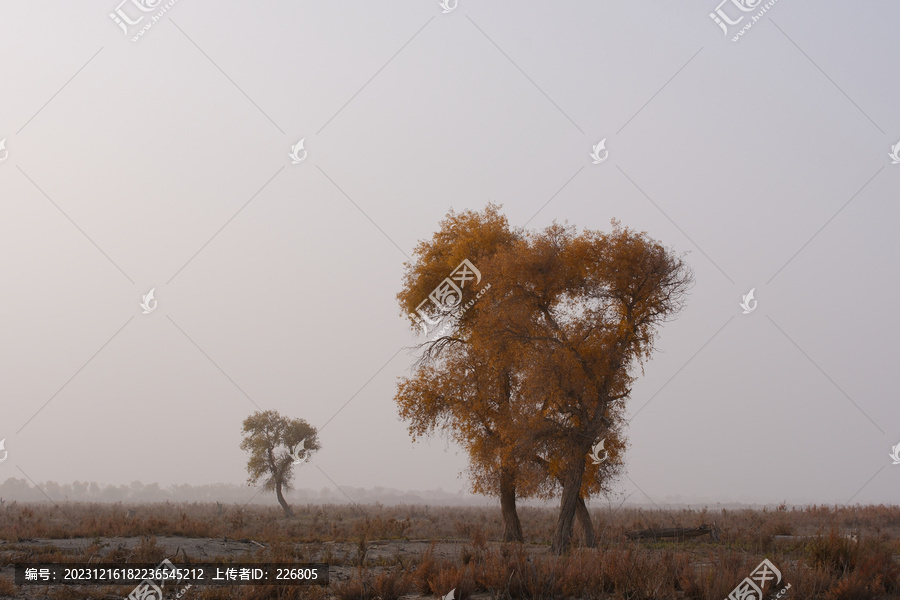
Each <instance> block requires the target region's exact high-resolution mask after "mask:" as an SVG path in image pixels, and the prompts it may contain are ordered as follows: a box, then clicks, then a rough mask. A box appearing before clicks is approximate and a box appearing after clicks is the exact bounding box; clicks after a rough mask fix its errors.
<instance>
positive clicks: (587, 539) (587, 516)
mask: <svg viewBox="0 0 900 600" xmlns="http://www.w3.org/2000/svg"><path fill="white" fill-rule="evenodd" d="M575 516H576V517H577V518H578V522H579V523H580V524H581V531H582V532H583V533H584V545H585V546H586V547H587V548H596V547H597V536H596V534H595V533H594V524H593V523H591V513H590V512H588V509H587V504H585V502H584V498H580V497H579V498H578V504H577V505H576V506H575Z"/></svg>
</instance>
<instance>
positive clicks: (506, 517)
mask: <svg viewBox="0 0 900 600" xmlns="http://www.w3.org/2000/svg"><path fill="white" fill-rule="evenodd" d="M500 513H501V514H502V515H503V541H504V542H521V541H523V538H522V524H521V523H520V522H519V513H518V512H516V482H515V477H514V475H513V474H512V472H511V471H510V470H509V469H504V468H501V469H500Z"/></svg>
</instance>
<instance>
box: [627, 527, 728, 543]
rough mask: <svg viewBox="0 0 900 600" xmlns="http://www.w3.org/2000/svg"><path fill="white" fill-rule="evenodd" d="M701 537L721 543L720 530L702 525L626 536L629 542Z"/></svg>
mask: <svg viewBox="0 0 900 600" xmlns="http://www.w3.org/2000/svg"><path fill="white" fill-rule="evenodd" d="M701 535H710V536H711V537H712V539H713V541H719V530H718V529H717V528H716V527H714V526H710V525H701V526H700V527H665V528H662V529H641V530H639V531H629V532H628V533H626V534H625V537H627V538H628V539H629V540H645V539H660V538H674V539H676V540H685V539H687V538H695V537H700V536H701Z"/></svg>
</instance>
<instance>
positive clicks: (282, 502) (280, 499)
mask: <svg viewBox="0 0 900 600" xmlns="http://www.w3.org/2000/svg"><path fill="white" fill-rule="evenodd" d="M275 496H276V497H277V498H278V504H280V505H281V508H283V509H284V516H286V517H293V516H294V511H292V510H291V507H290V506H288V503H287V501H285V499H284V496H283V495H282V494H281V482H280V481H276V482H275Z"/></svg>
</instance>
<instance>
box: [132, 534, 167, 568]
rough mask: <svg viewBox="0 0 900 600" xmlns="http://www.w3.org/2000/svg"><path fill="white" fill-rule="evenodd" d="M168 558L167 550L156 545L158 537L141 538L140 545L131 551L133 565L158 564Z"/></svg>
mask: <svg viewBox="0 0 900 600" xmlns="http://www.w3.org/2000/svg"><path fill="white" fill-rule="evenodd" d="M165 557H166V549H165V548H162V547H161V546H157V545H156V536H151V537H144V538H141V541H140V543H139V544H138V545H137V546H135V547H134V550H132V551H131V560H130V562H133V563H154V564H158V563H159V562H160V561H162V559H164V558H165Z"/></svg>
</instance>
